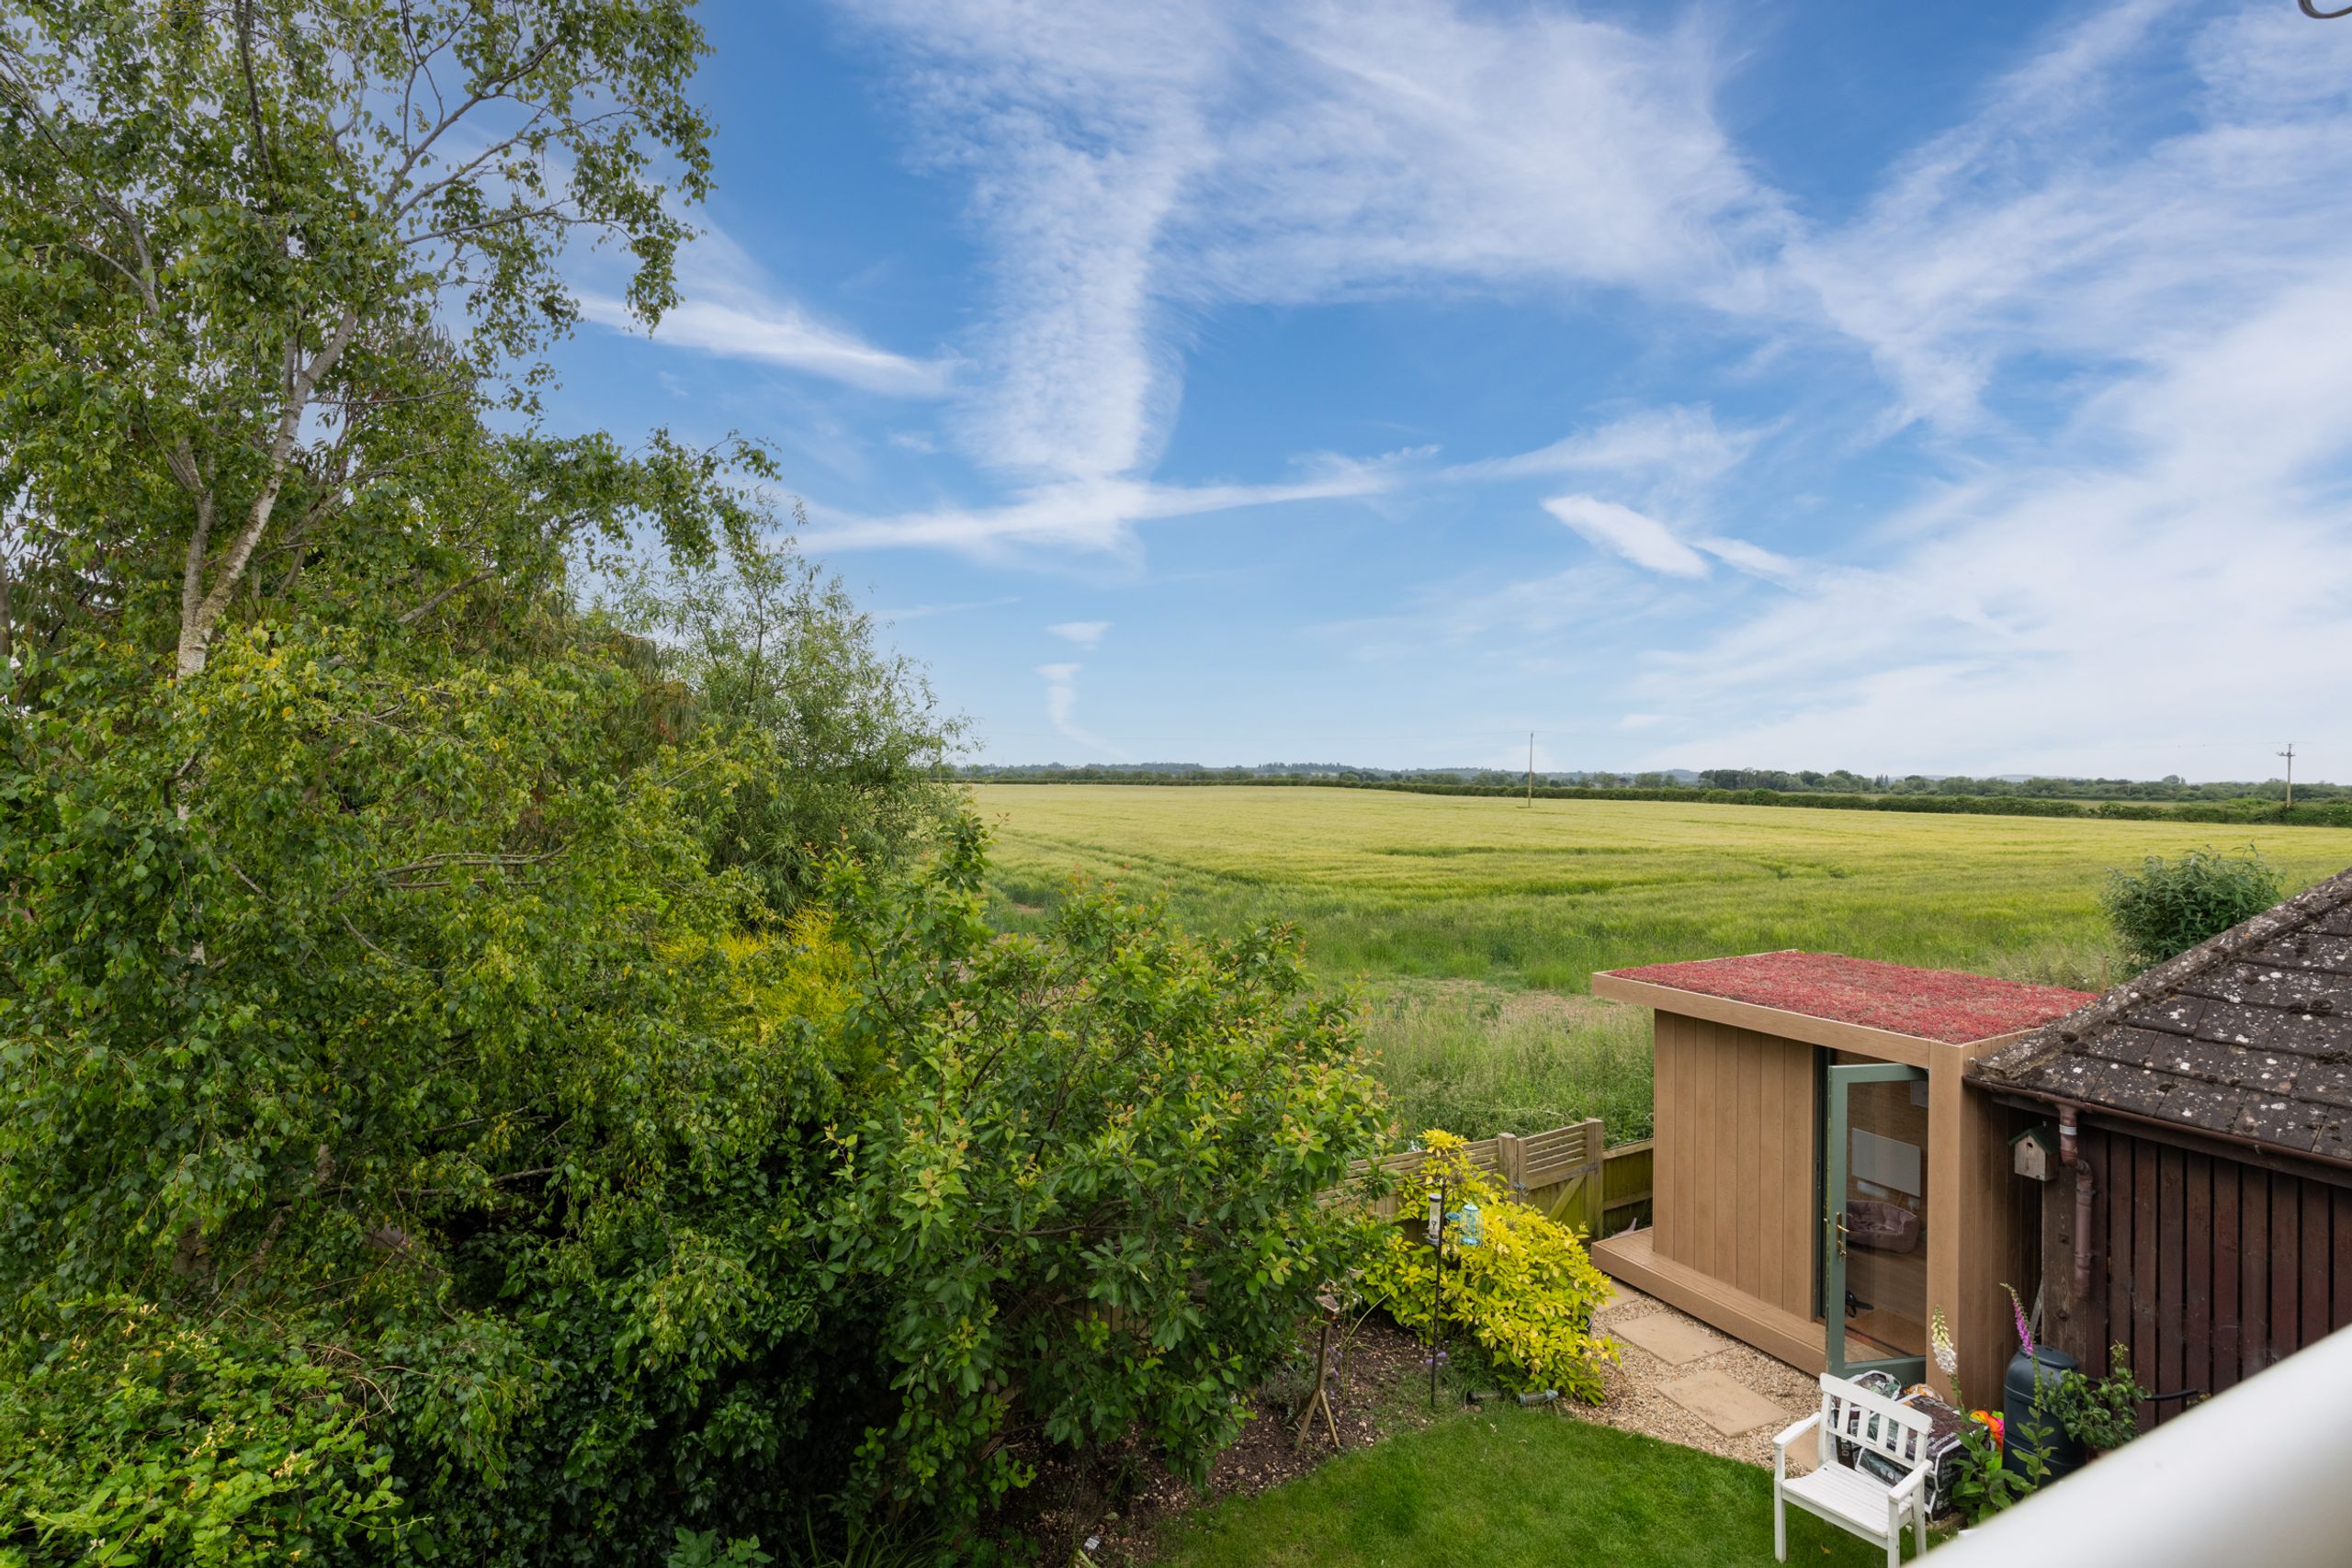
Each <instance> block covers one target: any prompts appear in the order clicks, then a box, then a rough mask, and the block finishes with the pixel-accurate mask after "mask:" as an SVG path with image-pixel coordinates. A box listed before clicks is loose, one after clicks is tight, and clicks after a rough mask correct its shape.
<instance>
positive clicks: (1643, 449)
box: [1446, 404, 1768, 491]
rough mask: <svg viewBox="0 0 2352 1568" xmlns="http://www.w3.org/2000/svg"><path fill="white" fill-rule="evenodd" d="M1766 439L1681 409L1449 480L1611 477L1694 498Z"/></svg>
mask: <svg viewBox="0 0 2352 1568" xmlns="http://www.w3.org/2000/svg"><path fill="white" fill-rule="evenodd" d="M1766 434H1768V432H1766V431H1765V430H1762V429H1754V428H1749V429H1731V430H1726V429H1724V428H1723V427H1722V426H1721V425H1719V424H1717V423H1715V416H1714V412H1713V410H1711V409H1707V408H1704V407H1696V408H1693V407H1686V406H1683V405H1679V404H1676V405H1670V406H1668V407H1664V408H1655V409H1642V410H1638V411H1636V412H1633V413H1629V414H1625V415H1623V416H1622V417H1620V418H1617V419H1614V420H1611V421H1610V422H1608V423H1605V424H1600V425H1597V426H1594V427H1591V428H1589V429H1586V430H1580V431H1577V432H1576V433H1575V434H1571V435H1566V436H1563V437H1562V438H1561V439H1559V440H1557V441H1555V442H1553V443H1552V444H1551V445H1550V446H1539V447H1537V448H1536V449H1535V450H1533V451H1532V452H1520V453H1515V454H1513V455H1512V456H1510V457H1489V458H1482V459H1478V460H1476V461H1472V462H1466V463H1457V464H1455V465H1454V466H1453V468H1449V469H1448V470H1446V473H1447V477H1449V478H1452V479H1521V478H1525V477H1529V476H1538V477H1543V476H1551V475H1555V474H1593V473H1600V474H1613V475H1619V476H1622V477H1624V478H1626V479H1633V480H1635V481H1638V482H1643V483H1663V484H1666V485H1668V486H1670V487H1671V488H1673V489H1676V490H1680V491H1696V490H1699V489H1702V488H1703V487H1704V486H1706V485H1709V484H1712V483H1713V482H1714V481H1715V480H1717V479H1721V478H1722V477H1723V476H1724V474H1726V473H1728V472H1730V471H1731V470H1732V469H1733V468H1736V467H1737V466H1738V465H1739V463H1740V462H1741V461H1742V460H1743V459H1744V458H1746V457H1747V455H1748V453H1749V452H1751V451H1753V450H1754V449H1755V447H1756V444H1757V443H1758V441H1760V440H1762V439H1763V437H1764V436H1765V435H1766Z"/></svg>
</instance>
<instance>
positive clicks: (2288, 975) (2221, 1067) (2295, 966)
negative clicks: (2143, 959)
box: [1971, 871, 2352, 1163]
mask: <svg viewBox="0 0 2352 1568" xmlns="http://www.w3.org/2000/svg"><path fill="white" fill-rule="evenodd" d="M1971 1070H1972V1071H1973V1072H1974V1073H1976V1074H1978V1075H1979V1076H1980V1077H1984V1078H1985V1079H1986V1080H1988V1081H1991V1082H1995V1083H1998V1084H2001V1085H2003V1086H2004V1087H2007V1088H2012V1089H2022V1090H2024V1091H2026V1092H2028V1093H2031V1094H2037V1095H2044V1096H2048V1097H2051V1098H2053V1099H2058V1100H2075V1101H2077V1102H2080V1103H2082V1104H2085V1105H2088V1106H2091V1107H2094V1108H2097V1107H2102V1106H2103V1107H2106V1108H2108V1109H2109V1110H2113V1111H2125V1112H2128V1113H2130V1114H2131V1115H2134V1116H2139V1117H2144V1118H2147V1119H2149V1120H2152V1121H2156V1122H2165V1123H2167V1124H2169V1125H2173V1126H2177V1127H2182V1128H2187V1129H2190V1130H2194V1131H2201V1132H2206V1133H2216V1134H2222V1135H2224V1136H2229V1137H2234V1138H2242V1139H2250V1140H2252V1141H2254V1142H2256V1143H2258V1144H2262V1145H2267V1146H2268V1147H2271V1148H2276V1149H2279V1150H2283V1151H2286V1152H2289V1153H2293V1154H2300V1155H2309V1156H2316V1157H2318V1158H2321V1159H2326V1160H2332V1161H2336V1162H2340V1163H2352V871H2346V872H2344V873H2342V874H2338V875H2335V876H2333V877H2330V878H2329V879H2328V880H2327V881H2325V882H2323V883H2321V884H2319V885H2318V886H2315V887H2312V888H2308V889H2306V890H2305V891H2303V892H2301V893H2299V894H2297V895H2296V896H2295V897H2292V898H2290V899H2288V900H2287V901H2286V902H2285V903H2283V904H2281V905H2279V906H2278V908H2274V909H2270V910H2267V911H2266V912H2264V913H2262V914H2259V915H2256V917H2255V918H2254V919H2250V920H2248V921H2246V922H2245V924H2243V925H2240V926H2236V927H2233V928H2232V929H2231V930H2229V931H2223V932H2222V934H2221V935H2220V936H2217V937H2215V938H2213V939H2212V940H2211V942H2204V943H2201V944H2200V945H2199V946H2197V947H2193V948H2190V949H2189V950H2188V952H2187V953H2182V954H2181V955H2180V956H2179V957H2177V958H2175V959H2171V960H2169V961H2167V962H2165V963H2163V964H2157V965H2156V966H2155V967H2154V969H2151V970H2149V971H2148V972H2147V973H2146V974H2144V975H2142V976H2138V977H2137V978H2135V979H2132V980H2130V981H2127V982H2126V983H2125V984H2123V985H2121V986H2119V987H2116V988H2115V989H2114V990H2112V991H2109V993H2108V994H2107V995H2105V996H2103V997H2101V998H2098V1000H2097V1001H2095V1002H2093V1003H2092V1004H2091V1005H2090V1006H2088V1007H2086V1008H2084V1009H2083V1010H2080V1011H2079V1012H2076V1013H2074V1014H2071V1015H2070V1016H2068V1017H2065V1018H2063V1019H2060V1020H2058V1021H2056V1022H2054V1023H2052V1024H2050V1025H2049V1026H2048V1027H2046V1028H2043V1029H2040V1030H2037V1031H2035V1032H2033V1033H2031V1034H2030V1035H2027V1036H2026V1037H2025V1038H2024V1039H2022V1040H2019V1041H2018V1042H2016V1043H2013V1044H2010V1045H2007V1046H2005V1047H2003V1048H2002V1049H2001V1050H2000V1051H1999V1052H1997V1053H1996V1054H1995V1055H1991V1056H1987V1057H1985V1058H1983V1059H1981V1060H1979V1061H1978V1062H1976V1063H1975V1064H1974V1065H1973V1067H1972V1069H1971Z"/></svg>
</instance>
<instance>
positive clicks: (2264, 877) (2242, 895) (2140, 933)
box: [2100, 845, 2285, 969]
mask: <svg viewBox="0 0 2352 1568" xmlns="http://www.w3.org/2000/svg"><path fill="white" fill-rule="evenodd" d="M2282 897H2285V893H2284V891H2283V890H2282V889H2281V887H2280V886H2279V882H2278V872H2276V871H2275V870H2273V869H2272V868H2271V866H2270V863H2268V862H2267V861H2265V860H2264V859H2263V858H2262V854H2261V852H2260V851H2258V850H2256V849H2255V848H2254V847H2253V846H2252V845H2248V846H2247V847H2246V852H2245V853H2244V854H2242V855H2229V854H2223V853H2222V852H2220V851H2218V850H2213V849H2210V848H2208V849H2201V850H2191V851H2189V852H2188V853H2187V854H2184V855H2182V856H2181V857H2180V858H2179V859H2177V860H2171V861H2167V860H2165V858H2164V857H2163V856H2161V855H2150V856H2149V857H2148V858H2147V860H2146V861H2144V862H2143V863H2142V864H2141V867H2140V869H2139V870H2138V871H2137V872H2127V871H2112V872H2109V874H2108V878H2107V890H2106V892H2105V893H2104V894H2103V895H2102V896H2101V898H2100V902H2101V903H2102V904H2103V905H2104V906H2105V907H2106V909H2107V918H2108V922H2109V924H2110V925H2112V926H2113V927H2114V928H2115V934H2116V936H2117V937H2118V939H2120V941H2121V942H2122V943H2123V946H2124V950H2125V951H2126V953H2129V954H2130V955H2131V960H2132V962H2133V963H2135V964H2138V965H2140V967H2142V968H2143V969H2144V968H2148V967H2150V966H2152V965H2154V964H2162V963H2163V962H2164V961H2165V959H2167V958H2171V957H2174V956H2176V955H2177V954H2179V953H2186V952H2188V950H2189V949H2190V948H2192V947H2195V946H2196V945H2197V944H2198V943H2199V942H2203V941H2205V940H2206V939H2207V938H2209V937H2215V936H2219V935H2220V934H2221V933H2222V932H2223V931H2228V930H2229V929H2230V928H2231V927H2232V926H2234V925H2236V924H2237V923H2238V922H2239V921H2241V920H2245V919H2252V918H2253V917H2255V916H2256V915H2258V914H2260V913H2262V912H2263V911H2264V910H2265V909H2267V908H2270V907H2271V906H2272V905H2274V904H2276V903H2278V900H2279V899H2280V898H2282Z"/></svg>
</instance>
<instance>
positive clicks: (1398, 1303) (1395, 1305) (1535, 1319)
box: [1363, 1129, 1617, 1404]
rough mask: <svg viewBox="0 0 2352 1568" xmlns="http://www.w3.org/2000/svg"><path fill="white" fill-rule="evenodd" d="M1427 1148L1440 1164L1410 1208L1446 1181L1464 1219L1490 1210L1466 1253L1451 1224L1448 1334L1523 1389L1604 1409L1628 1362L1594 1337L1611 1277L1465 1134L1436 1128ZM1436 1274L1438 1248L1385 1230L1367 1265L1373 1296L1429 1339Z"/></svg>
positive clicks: (1426, 1175) (1425, 1138) (1411, 1186)
mask: <svg viewBox="0 0 2352 1568" xmlns="http://www.w3.org/2000/svg"><path fill="white" fill-rule="evenodd" d="M1421 1144H1422V1146H1423V1147H1425V1148H1426V1149H1428V1150H1429V1159H1428V1162H1427V1163H1426V1164H1425V1165H1424V1166H1423V1167H1422V1168H1421V1170H1420V1171H1419V1173H1418V1174H1417V1176H1416V1177H1415V1178H1414V1179H1412V1180H1411V1181H1410V1182H1408V1185H1407V1187H1406V1189H1405V1192H1404V1197H1403V1199H1402V1200H1401V1201H1403V1202H1405V1204H1406V1205H1407V1207H1408V1210H1409V1208H1410V1206H1411V1204H1412V1202H1413V1201H1414V1199H1415V1198H1417V1197H1418V1196H1419V1190H1420V1189H1421V1187H1422V1186H1424V1185H1426V1184H1427V1183H1429V1182H1430V1181H1433V1180H1435V1179H1437V1178H1439V1177H1440V1176H1442V1177H1443V1178H1444V1179H1445V1184H1446V1189H1447V1199H1446V1201H1447V1202H1448V1203H1449V1204H1451V1205H1453V1209H1454V1210H1455V1211H1459V1210H1461V1209H1462V1208H1463V1207H1464V1206H1465V1205H1468V1204H1476V1206H1477V1209H1478V1218H1479V1231H1480V1233H1481V1234H1480V1235H1479V1237H1478V1239H1477V1243H1476V1245H1475V1246H1464V1245H1462V1240H1461V1227H1460V1225H1459V1224H1457V1223H1454V1222H1452V1221H1449V1223H1448V1224H1447V1225H1446V1226H1445V1238H1446V1239H1445V1280H1444V1285H1443V1303H1442V1313H1443V1322H1444V1324H1445V1325H1446V1327H1447V1328H1448V1330H1449V1331H1452V1330H1455V1329H1459V1330H1462V1331H1464V1332H1466V1333H1468V1335H1469V1336H1470V1337H1471V1338H1472V1339H1473V1340H1475V1341H1476V1343H1477V1345H1478V1346H1479V1347H1480V1348H1482V1349H1483V1350H1484V1351H1485V1352H1486V1353H1487V1358H1488V1359H1489V1361H1490V1362H1491V1364H1492V1366H1493V1368H1494V1370H1495V1372H1496V1375H1497V1377H1498V1379H1499V1380H1500V1381H1501V1382H1503V1384H1504V1385H1505V1386H1506V1387H1508V1388H1510V1389H1511V1390H1512V1391H1514V1392H1517V1393H1540V1392H1542V1391H1543V1390H1545V1389H1557V1390H1559V1391H1560V1392H1561V1393H1563V1394H1565V1395H1566V1396H1568V1397H1570V1398H1573V1399H1579V1400H1583V1401H1584V1402H1585V1403H1587V1404H1599V1403H1600V1400H1601V1397H1602V1394H1603V1390H1602V1387H1601V1382H1600V1368H1601V1365H1602V1363H1604V1362H1607V1361H1613V1360H1615V1359H1617V1348H1616V1346H1615V1345H1614V1344H1613V1343H1612V1342H1611V1341H1610V1340H1609V1339H1607V1338H1605V1337H1601V1336H1600V1335H1596V1334H1595V1333H1593V1331H1592V1314H1593V1313H1594V1312H1595V1311H1597V1310H1598V1309H1599V1308H1600V1303H1602V1302H1603V1301H1605V1300H1607V1299H1608V1295H1609V1281H1608V1280H1607V1279H1606V1278H1605V1277H1604V1276H1603V1275H1602V1274H1601V1272H1600V1269H1597V1268H1595V1267H1594V1266H1593V1262H1592V1259H1591V1258H1590V1257H1589V1255H1588V1254H1587V1253H1586V1251H1585V1247H1584V1241H1583V1238H1582V1235H1581V1233H1579V1232H1578V1231H1577V1230H1575V1229H1574V1228H1572V1227H1570V1226H1567V1225H1563V1224H1557V1223H1555V1222H1554V1221H1553V1220H1551V1219H1549V1218H1547V1217H1545V1216H1544V1214H1542V1213H1537V1212H1536V1211H1535V1210H1533V1209H1531V1208H1528V1207H1526V1206H1525V1205H1523V1204H1521V1203H1519V1202H1516V1201H1513V1200H1512V1199H1511V1198H1510V1195H1509V1194H1507V1193H1506V1192H1504V1190H1502V1188H1501V1186H1500V1185H1499V1184H1498V1182H1497V1181H1496V1180H1495V1179H1494V1178H1493V1177H1491V1176H1489V1175H1487V1173H1486V1172H1485V1171H1483V1170H1481V1169H1479V1168H1478V1167H1477V1166H1476V1165H1475V1164H1473V1163H1472V1162H1471V1161H1470V1159H1469V1157H1468V1156H1467V1155H1466V1154H1465V1153H1464V1143H1463V1140H1462V1139H1460V1138H1458V1137H1455V1136H1454V1135H1453V1134H1451V1133H1447V1132H1443V1131H1440V1130H1437V1129H1431V1130H1430V1131H1429V1132H1426V1133H1423V1134H1421ZM1436 1266H1437V1265H1436V1261H1435V1259H1434V1257H1433V1255H1432V1250H1431V1248H1430V1246H1429V1244H1428V1243H1427V1241H1425V1240H1422V1239H1419V1238H1417V1237H1414V1236H1411V1235H1407V1234H1406V1233H1405V1232H1404V1231H1403V1230H1402V1229H1401V1228H1399V1227H1398V1226H1396V1225H1393V1224H1384V1225H1381V1226H1380V1227H1379V1228H1378V1231H1377V1233H1376V1234H1375V1235H1373V1237H1372V1238H1371V1245H1370V1247H1368V1248H1367V1256H1366V1258H1365V1261H1364V1263H1363V1292H1364V1294H1365V1296H1366V1298H1367V1299H1369V1300H1370V1301H1372V1302H1373V1303H1375V1304H1376V1305H1378V1306H1380V1307H1382V1308H1384V1309H1385V1310H1386V1312H1387V1313H1388V1314H1389V1315H1390V1316H1391V1317H1393V1318H1395V1319H1396V1320H1397V1325H1399V1326H1400V1327H1403V1328H1405V1329H1407V1330H1408V1331H1409V1332H1411V1333H1414V1334H1420V1335H1426V1334H1428V1332H1429V1330H1430V1293H1431V1286H1432V1284H1433V1283H1434V1280H1433V1279H1432V1274H1433V1271H1434V1270H1435V1269H1436Z"/></svg>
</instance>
